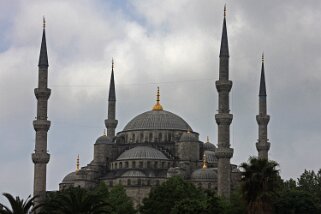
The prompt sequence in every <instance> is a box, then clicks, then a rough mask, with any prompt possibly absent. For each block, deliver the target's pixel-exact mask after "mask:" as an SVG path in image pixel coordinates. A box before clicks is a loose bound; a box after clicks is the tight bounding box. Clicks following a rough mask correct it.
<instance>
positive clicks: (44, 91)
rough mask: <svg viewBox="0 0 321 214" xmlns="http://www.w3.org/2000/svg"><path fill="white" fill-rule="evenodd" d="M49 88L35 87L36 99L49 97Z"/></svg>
mask: <svg viewBox="0 0 321 214" xmlns="http://www.w3.org/2000/svg"><path fill="white" fill-rule="evenodd" d="M50 93H51V90H50V89H49V88H35V95H36V98H37V99H46V100H48V99H49V97H50Z"/></svg>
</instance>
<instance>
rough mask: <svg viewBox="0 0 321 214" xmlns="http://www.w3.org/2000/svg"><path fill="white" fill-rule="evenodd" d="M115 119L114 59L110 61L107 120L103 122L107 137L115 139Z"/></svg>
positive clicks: (116, 121)
mask: <svg viewBox="0 0 321 214" xmlns="http://www.w3.org/2000/svg"><path fill="white" fill-rule="evenodd" d="M115 118H116V92H115V81H114V59H112V66H111V76H110V84H109V97H108V118H107V120H105V125H106V128H107V136H108V137H115V129H116V127H117V124H118V120H116V119H115Z"/></svg>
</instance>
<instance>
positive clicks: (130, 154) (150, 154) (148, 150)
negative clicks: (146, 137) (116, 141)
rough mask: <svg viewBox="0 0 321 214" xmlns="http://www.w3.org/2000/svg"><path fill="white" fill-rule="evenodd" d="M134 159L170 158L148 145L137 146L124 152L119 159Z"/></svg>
mask: <svg viewBox="0 0 321 214" xmlns="http://www.w3.org/2000/svg"><path fill="white" fill-rule="evenodd" d="M133 159H140V160H142V159H155V160H168V158H167V157H166V156H165V155H164V154H163V153H162V152H161V151H159V150H157V149H154V148H152V147H148V146H136V147H134V148H132V149H129V150H127V151H125V152H123V153H122V154H121V155H120V156H119V157H118V158H117V160H133Z"/></svg>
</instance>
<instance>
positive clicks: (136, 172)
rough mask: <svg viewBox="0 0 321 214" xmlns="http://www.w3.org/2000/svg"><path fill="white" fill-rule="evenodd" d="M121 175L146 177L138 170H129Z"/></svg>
mask: <svg viewBox="0 0 321 214" xmlns="http://www.w3.org/2000/svg"><path fill="white" fill-rule="evenodd" d="M121 177H146V175H145V174H144V173H143V172H141V171H138V170H129V171H126V172H125V173H124V174H122V176H121Z"/></svg>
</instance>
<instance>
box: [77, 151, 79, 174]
mask: <svg viewBox="0 0 321 214" xmlns="http://www.w3.org/2000/svg"><path fill="white" fill-rule="evenodd" d="M78 171H79V154H78V156H77V163H76V172H78Z"/></svg>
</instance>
